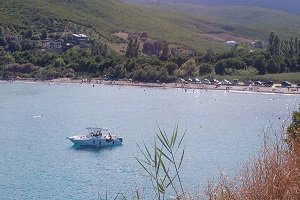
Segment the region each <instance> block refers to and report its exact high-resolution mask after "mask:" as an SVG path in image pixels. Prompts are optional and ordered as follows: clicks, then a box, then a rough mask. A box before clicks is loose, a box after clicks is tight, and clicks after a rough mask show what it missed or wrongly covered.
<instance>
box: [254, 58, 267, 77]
mask: <svg viewBox="0 0 300 200" xmlns="http://www.w3.org/2000/svg"><path fill="white" fill-rule="evenodd" d="M266 66H267V61H266V59H265V58H264V57H258V58H256V59H255V61H254V65H253V67H254V68H255V69H257V70H258V73H259V74H265V73H266Z"/></svg>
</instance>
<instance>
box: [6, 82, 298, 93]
mask: <svg viewBox="0 0 300 200" xmlns="http://www.w3.org/2000/svg"><path fill="white" fill-rule="evenodd" d="M1 82H24V83H48V84H88V85H92V86H95V85H116V86H130V87H144V88H165V89H168V88H174V89H184V90H190V89H194V90H206V91H208V90H216V91H228V92H236V93H247V94H249V93H253V94H256V93H258V94H285V95H300V88H299V87H281V86H280V85H278V84H277V85H276V84H274V86H272V87H266V86H244V85H212V84H210V85H208V84H198V83H145V82H132V81H106V80H98V79H92V80H90V81H87V80H84V79H83V80H73V79H69V78H59V79H53V80H33V79H19V80H14V81H9V80H1Z"/></svg>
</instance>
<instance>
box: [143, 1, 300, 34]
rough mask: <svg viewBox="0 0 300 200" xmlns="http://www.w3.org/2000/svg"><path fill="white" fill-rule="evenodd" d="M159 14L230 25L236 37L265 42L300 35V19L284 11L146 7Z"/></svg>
mask: <svg viewBox="0 0 300 200" xmlns="http://www.w3.org/2000/svg"><path fill="white" fill-rule="evenodd" d="M147 5H148V7H151V8H156V9H158V10H161V11H164V12H165V11H172V12H177V13H184V14H189V15H193V16H195V17H197V18H200V19H203V20H208V21H211V22H212V23H216V26H221V25H220V24H223V25H224V26H226V25H229V27H230V28H232V29H230V31H231V32H233V33H236V34H239V35H244V36H250V37H256V38H261V39H265V38H267V37H268V36H269V34H270V32H272V31H273V32H276V33H277V34H278V35H280V36H281V37H283V38H289V37H290V36H294V37H297V36H299V35H300V16H299V15H295V14H290V13H286V12H283V11H278V10H272V9H265V8H260V7H249V6H205V5H199V4H182V3H174V4H159V5H158V4H157V5H153V4H147Z"/></svg>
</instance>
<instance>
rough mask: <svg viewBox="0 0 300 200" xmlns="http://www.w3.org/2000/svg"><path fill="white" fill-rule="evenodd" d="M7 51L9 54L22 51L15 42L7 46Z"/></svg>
mask: <svg viewBox="0 0 300 200" xmlns="http://www.w3.org/2000/svg"><path fill="white" fill-rule="evenodd" d="M7 50H8V51H10V52H15V51H21V50H22V47H21V45H20V43H19V42H17V41H12V42H10V43H9V44H8V46H7Z"/></svg>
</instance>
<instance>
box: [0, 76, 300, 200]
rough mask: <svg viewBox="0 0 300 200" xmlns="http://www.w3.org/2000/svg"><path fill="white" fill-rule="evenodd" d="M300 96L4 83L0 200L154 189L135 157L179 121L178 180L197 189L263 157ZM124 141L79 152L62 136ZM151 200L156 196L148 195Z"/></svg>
mask: <svg viewBox="0 0 300 200" xmlns="http://www.w3.org/2000/svg"><path fill="white" fill-rule="evenodd" d="M299 103H300V96H288V95H273V94H268V95H266V94H241V93H233V92H224V91H207V92H206V91H202V90H195V91H194V90H190V91H187V92H184V91H183V90H181V89H155V88H153V89H151V88H137V87H125V86H103V85H96V86H95V87H92V86H91V85H77V84H69V85H66V84H57V85H50V86H49V85H48V84H45V83H35V84H33V83H7V82H2V83H0V113H1V114H0V141H1V145H0V199H97V198H98V195H101V196H104V194H105V193H106V192H108V193H109V194H117V193H118V192H123V193H125V194H126V195H127V196H131V195H132V191H133V190H135V189H136V188H139V189H144V190H145V192H146V193H148V192H149V191H150V182H149V181H148V180H147V179H145V177H143V176H141V173H142V172H143V171H142V169H141V167H140V166H139V165H138V164H137V162H136V161H135V157H136V156H138V157H141V153H140V152H139V150H138V147H137V145H136V143H137V142H141V141H145V143H146V144H151V143H152V142H153V140H154V133H155V132H157V131H158V128H157V125H159V126H160V127H162V128H163V129H165V130H166V131H167V132H170V133H171V131H172V130H173V128H174V126H175V124H176V123H177V122H178V123H179V129H180V131H181V132H182V133H183V132H184V131H185V129H186V130H187V135H186V138H185V140H184V144H183V145H184V146H185V147H186V157H185V160H184V168H183V172H182V176H183V179H184V184H185V185H187V186H189V190H190V191H192V192H196V191H198V190H201V187H203V185H205V184H206V182H207V181H208V179H210V178H212V177H213V176H217V174H218V172H221V171H225V172H227V173H229V174H234V173H236V172H237V171H238V169H239V168H240V167H241V165H242V163H243V162H245V161H246V160H247V159H248V158H250V157H251V156H253V155H254V154H255V152H256V151H257V150H258V148H259V145H260V141H261V136H262V135H263V131H264V130H266V129H268V127H270V126H271V124H272V126H273V128H274V129H280V126H281V125H282V124H283V122H284V120H286V119H288V117H289V116H290V113H291V112H292V111H294V110H296V109H297V106H298V105H299ZM91 126H97V127H99V126H100V127H104V128H109V129H110V130H111V131H112V132H114V133H116V134H118V135H119V136H123V137H124V144H123V145H122V146H121V147H117V148H112V149H109V148H107V149H75V148H73V147H72V143H71V142H70V141H68V140H66V139H65V138H66V137H67V136H70V135H75V134H77V133H80V132H84V131H85V130H84V128H85V127H91ZM150 196H151V195H150Z"/></svg>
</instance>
